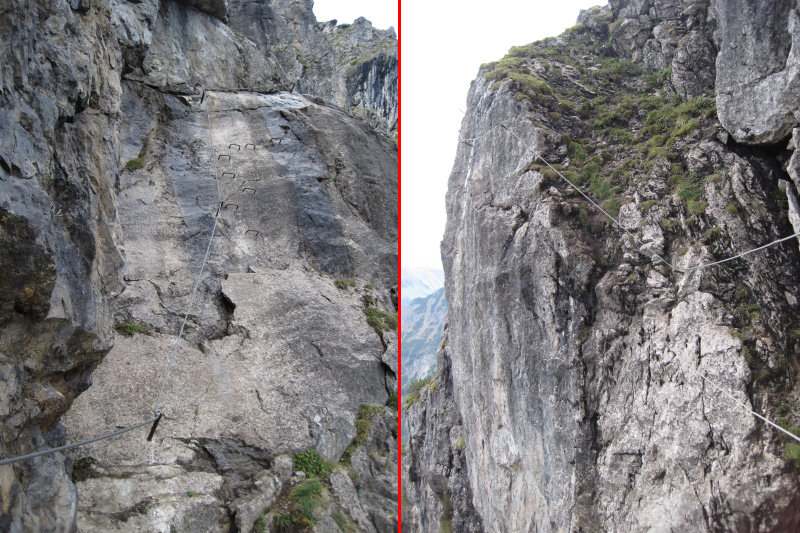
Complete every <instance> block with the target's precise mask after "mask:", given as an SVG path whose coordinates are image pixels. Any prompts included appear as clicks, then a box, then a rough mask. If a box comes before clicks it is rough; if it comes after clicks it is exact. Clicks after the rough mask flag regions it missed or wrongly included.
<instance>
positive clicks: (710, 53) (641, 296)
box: [407, 1, 800, 531]
mask: <svg viewBox="0 0 800 533" xmlns="http://www.w3.org/2000/svg"><path fill="white" fill-rule="evenodd" d="M727 8H728V6H727V5H725V6H723V5H720V4H714V3H712V4H711V6H709V4H708V3H706V2H695V3H690V4H684V3H681V2H668V1H663V2H659V1H655V2H651V1H644V2H622V1H620V2H611V4H610V8H603V9H594V10H591V11H589V12H586V13H583V14H582V15H581V18H580V19H579V20H580V22H581V24H579V25H578V26H576V27H575V28H573V29H571V30H569V31H568V32H566V33H565V34H564V35H562V36H560V37H558V38H555V39H548V40H545V41H543V42H540V43H534V44H532V45H527V46H521V47H515V48H512V50H511V51H510V53H509V55H508V56H507V57H505V58H503V59H502V60H500V61H498V62H495V63H492V64H488V65H484V66H483V67H482V69H481V71H480V73H479V76H478V79H477V80H476V81H475V82H474V83H473V85H472V87H471V89H470V93H469V96H468V108H467V109H468V111H467V114H466V116H465V118H464V121H463V123H462V129H461V135H462V137H463V138H464V139H466V141H464V142H462V144H460V147H459V151H458V154H457V157H456V161H455V163H454V167H453V172H452V174H451V176H450V182H449V188H448V194H447V212H448V223H447V230H446V233H445V237H444V240H443V245H442V257H443V262H444V265H445V274H446V294H447V301H448V323H449V329H448V332H447V347H446V350H445V351H446V358H443V357H442V355H443V354H442V355H440V362H441V363H445V364H444V369H443V372H442V374H441V375H439V376H437V378H436V379H434V381H433V382H432V384H431V385H430V386H429V388H428V389H427V390H426V391H423V394H422V395H421V396H422V399H421V400H420V401H418V402H416V403H412V404H411V405H410V406H409V407H408V408H407V412H408V414H407V417H408V420H409V422H410V425H411V431H410V435H409V438H410V443H409V451H410V454H411V457H410V460H409V462H410V470H409V472H408V476H409V480H410V483H409V487H410V489H411V491H412V494H411V495H410V496H409V497H410V499H411V500H412V501H413V502H415V504H416V511H417V516H416V517H415V518H416V520H417V521H418V522H417V524H418V527H419V529H420V530H422V531H427V530H429V529H431V528H435V527H436V525H437V524H439V525H441V524H442V523H443V522H444V523H449V521H450V520H452V523H453V524H455V522H456V521H461V520H464V517H471V518H470V520H471V522H470V524H471V525H470V526H469V528H470V530H488V531H598V530H603V531H617V530H625V531H645V530H649V529H650V528H657V529H675V530H684V529H686V530H695V531H698V530H700V531H718V530H724V531H728V530H738V531H787V530H793V529H796V528H797V527H798V524H800V515H798V513H797V508H798V507H797V505H798V501H797V496H796V494H797V487H798V484H799V483H800V480H799V479H798V476H797V470H796V468H797V467H796V458H797V454H796V450H795V448H794V447H793V443H792V442H791V441H789V440H786V439H784V438H783V437H782V436H781V435H780V434H778V433H777V432H774V431H772V430H770V429H768V428H767V427H765V426H764V425H763V424H762V423H760V422H759V421H758V420H757V419H755V418H754V417H752V416H751V415H749V414H748V413H747V411H746V410H744V409H743V408H742V407H741V406H740V405H737V403H736V402H742V403H744V405H745V406H747V408H752V409H754V410H756V411H759V412H763V413H765V414H767V415H768V416H770V417H771V418H773V419H775V420H779V421H780V422H781V424H783V425H784V426H785V427H789V428H793V427H794V428H796V427H797V425H798V420H799V417H800V414H799V413H798V412H797V407H796V405H797V403H796V402H797V398H798V394H800V391H798V389H797V387H796V384H795V383H796V380H795V377H796V375H797V369H798V368H800V367H799V366H798V350H799V349H800V347H798V345H797V340H798V334H797V332H798V331H800V330H799V329H798V327H799V326H800V324H798V322H797V319H796V316H797V310H798V308H797V305H798V303H797V302H798V300H797V295H798V291H800V270H798V264H800V263H799V262H798V261H800V257H798V255H797V247H796V246H789V245H785V246H777V247H773V248H770V249H769V250H766V251H762V252H759V253H758V254H752V255H749V256H747V258H746V259H742V260H739V261H736V262H731V263H727V264H725V265H720V266H716V267H708V268H703V269H699V270H689V267H691V266H692V265H697V264H701V263H708V262H712V261H714V260H717V259H722V258H724V257H728V256H732V255H735V254H736V253H739V252H742V251H745V250H749V249H752V248H755V247H757V246H759V245H761V244H764V243H766V242H769V241H771V240H774V239H777V238H779V237H782V236H785V235H788V234H791V232H792V227H791V225H790V224H789V212H790V205H787V203H786V201H785V196H784V194H785V193H783V192H782V191H781V190H780V189H779V188H778V185H779V182H780V180H782V179H783V180H785V179H786V178H787V177H788V176H787V172H786V168H785V164H786V162H787V160H788V158H789V155H790V154H789V153H787V152H783V151H781V150H768V149H763V148H752V147H746V146H742V145H739V144H736V142H732V141H731V140H730V137H729V135H728V134H727V133H726V132H725V131H724V130H723V129H722V127H721V126H725V127H726V128H727V127H728V123H727V122H726V120H727V119H726V118H723V115H724V114H725V112H726V111H725V109H724V107H723V106H724V105H726V104H723V103H721V100H720V96H719V93H717V99H716V101H717V102H720V110H719V112H720V120H721V122H722V124H721V125H720V123H719V122H717V119H716V114H715V110H714V109H715V108H714V101H715V100H714V98H713V96H714V92H713V91H714V89H713V86H712V83H713V81H714V80H715V79H716V80H717V91H719V90H720V86H719V79H720V78H719V76H720V72H719V69H721V68H723V67H725V65H723V62H722V59H720V58H721V57H722V52H720V55H719V56H718V57H717V59H716V67H715V63H714V59H715V56H716V49H717V46H719V47H720V48H719V49H720V50H722V47H723V45H722V44H718V43H721V42H722V41H718V40H716V38H715V36H714V29H715V28H716V27H717V24H719V25H721V26H723V29H721V30H720V31H721V32H724V31H728V32H729V33H730V34H731V35H733V34H734V33H735V32H738V28H735V27H734V28H730V29H727V30H725V29H724V25H725V24H727V22H725V21H724V20H723V18H724V17H723V15H722V14H720V12H719V11H718V10H720V11H722V10H724V9H727ZM732 18H735V17H734V16H733V15H730V16H728V19H727V20H732ZM761 32H762V33H760V34H759V35H760V36H761V37H759V38H763V39H764V40H766V41H769V38H766V37H764V34H765V30H764V26H763V25H762V26H761ZM741 35H742V37H741V38H742V39H743V40H747V39H748V35H749V34H748V33H747V32H744V33H742V34H741ZM775 39H781V38H780V37H775ZM724 46H728V45H727V44H726V45H724ZM715 68H716V69H717V71H716V72H715ZM725 68H727V67H725ZM730 68H736V67H735V66H733V64H732V63H731V66H730ZM501 124H504V125H506V126H507V128H508V129H506V128H502V127H500V125H501ZM788 131H789V130H785V131H784V132H783V133H778V132H776V134H777V135H779V137H783V138H785V136H786V135H787V132H788ZM728 132H729V133H733V132H732V131H730V130H728ZM733 136H734V137H736V134H734V135H733ZM529 147H530V148H532V149H533V150H536V151H538V152H540V153H541V154H542V155H543V157H544V158H545V159H547V161H549V162H550V163H551V164H552V165H554V166H555V167H556V168H557V169H559V171H561V172H562V173H564V175H565V176H567V177H569V178H570V179H571V180H573V182H575V183H578V184H580V186H581V187H582V189H583V190H584V191H586V193H587V194H589V195H590V196H592V197H594V198H595V199H596V200H597V201H599V202H600V203H601V204H602V206H603V207H604V208H605V209H606V210H607V211H609V212H612V213H614V214H615V216H617V217H618V219H619V221H620V223H621V224H622V225H623V226H624V227H625V229H626V230H627V231H629V232H630V233H632V234H634V235H636V237H637V239H638V241H637V240H634V239H632V238H630V237H628V236H626V235H624V234H623V233H622V232H621V231H619V230H617V229H614V228H612V227H611V225H610V224H608V223H607V222H606V220H605V218H604V217H603V216H602V215H600V214H599V213H598V212H597V211H596V210H595V208H594V207H592V206H591V205H588V204H587V203H586V201H585V200H584V199H583V198H582V197H580V196H579V195H578V194H577V193H576V191H574V190H573V189H572V188H571V187H570V186H568V185H567V184H566V183H565V182H564V181H563V180H562V179H561V178H560V177H559V176H558V175H557V174H556V173H555V172H553V171H552V169H550V168H549V167H547V166H545V165H544V164H543V163H542V161H541V160H538V159H536V158H535V157H534V155H533V153H532V150H531V149H529ZM654 253H655V254H659V255H660V256H663V257H664V258H666V260H667V261H668V262H670V263H672V264H673V265H674V266H675V269H674V270H673V269H671V268H668V267H667V266H666V265H664V264H661V262H660V261H659V260H658V259H655V258H654V256H653V254H654ZM703 376H707V378H708V380H710V381H706V380H705V379H704V378H703ZM712 383H713V384H712ZM450 384H452V385H450ZM451 387H452V388H451ZM717 387H719V388H717ZM729 395H732V397H733V399H735V401H734V400H733V399H732V398H731V396H729ZM449 402H452V403H449ZM454 410H455V411H456V414H454V413H453V412H452V411H454ZM795 431H796V429H795ZM456 434H457V435H461V436H462V437H461V438H463V440H460V441H459V440H457V439H454V438H453V437H454V435H456ZM460 457H463V461H462V460H461V459H458V458H460ZM465 474H466V475H465ZM465 477H466V478H467V479H468V480H469V481H468V487H466V488H467V489H469V490H470V491H471V493H472V496H471V501H470V502H464V501H463V499H461V500H450V501H451V502H452V503H453V506H452V507H447V506H445V505H444V504H443V502H445V501H448V500H447V495H448V494H452V490H453V487H463V486H464V479H465ZM465 492H468V491H467V490H464V489H461V493H462V494H463V493H465ZM456 501H459V502H460V503H459V504H456V503H455V502H456Z"/></svg>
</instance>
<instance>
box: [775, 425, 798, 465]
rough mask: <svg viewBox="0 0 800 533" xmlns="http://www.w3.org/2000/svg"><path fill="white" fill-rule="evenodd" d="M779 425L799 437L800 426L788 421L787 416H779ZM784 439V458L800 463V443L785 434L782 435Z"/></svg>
mask: <svg viewBox="0 0 800 533" xmlns="http://www.w3.org/2000/svg"><path fill="white" fill-rule="evenodd" d="M779 425H780V426H781V427H782V428H783V429H785V430H786V431H788V432H789V433H791V434H792V435H795V436H797V437H800V427H798V426H796V425H794V424H793V423H792V422H790V421H789V419H788V418H787V417H783V418H781V419H780V421H779ZM784 441H785V442H784V451H785V452H786V458H787V459H791V460H792V461H795V462H798V463H800V444H798V443H797V442H795V441H792V440H789V438H788V437H785V436H784Z"/></svg>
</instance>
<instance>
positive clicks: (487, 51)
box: [315, 0, 606, 268]
mask: <svg viewBox="0 0 800 533" xmlns="http://www.w3.org/2000/svg"><path fill="white" fill-rule="evenodd" d="M336 3H339V2H336ZM342 3H345V2H342ZM376 3H378V2H376ZM604 4H606V2H605V1H604V0H558V1H557V2H543V1H541V0H535V1H530V0H529V1H527V2H522V1H519V0H492V1H491V2H471V1H463V0H462V1H455V0H428V1H420V0H407V1H405V2H403V5H402V10H401V16H402V34H401V35H400V61H401V64H400V68H401V73H400V95H401V97H400V101H401V108H400V113H401V115H400V127H401V130H400V155H401V177H400V179H401V191H400V194H401V210H402V212H401V224H402V228H401V246H402V255H401V258H402V263H403V267H435V268H441V259H440V255H439V243H440V241H441V239H442V235H443V233H444V225H445V206H444V195H445V192H446V190H447V179H448V177H449V175H450V170H451V168H452V166H453V159H454V158H455V152H456V146H457V143H458V129H459V126H460V125H461V118H462V114H461V111H459V110H464V109H465V107H466V105H465V104H466V99H467V90H468V89H469V84H470V82H471V81H472V80H473V79H475V76H476V75H477V73H478V67H479V66H480V65H481V63H488V62H489V61H494V60H497V59H500V58H501V57H503V56H504V55H505V54H506V52H507V51H508V49H509V48H511V47H512V46H516V45H522V44H527V43H530V42H533V41H538V40H540V39H543V38H545V37H548V36H555V35H558V34H560V33H561V32H562V31H563V30H564V29H566V28H568V27H570V26H572V25H574V24H575V22H576V20H577V18H578V13H579V12H580V10H581V9H586V8H589V7H591V6H594V5H604ZM315 10H316V8H315Z"/></svg>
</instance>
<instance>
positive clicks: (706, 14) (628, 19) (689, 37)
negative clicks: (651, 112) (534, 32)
mask: <svg viewBox="0 0 800 533" xmlns="http://www.w3.org/2000/svg"><path fill="white" fill-rule="evenodd" d="M609 7H610V9H611V12H612V14H613V18H614V21H613V23H612V24H611V25H609V26H608V31H609V34H610V35H609V38H610V41H611V43H612V44H613V46H614V49H615V50H616V51H617V52H618V53H620V54H621V55H623V56H624V57H629V58H631V59H632V60H633V61H636V62H640V63H641V64H642V65H643V66H644V67H646V68H647V69H649V70H656V71H660V70H663V69H668V70H666V72H667V73H668V74H669V78H670V82H671V83H672V86H673V88H674V90H675V92H677V93H678V94H680V95H681V96H696V95H698V94H703V93H704V92H706V91H707V90H708V88H709V87H710V86H711V85H713V83H714V76H715V71H714V61H715V58H716V56H717V48H716V46H715V45H714V41H713V32H714V30H715V27H716V18H715V16H714V11H713V10H712V9H707V7H708V3H707V2H682V1H681V0H611V1H609ZM582 13H583V15H582V16H583V17H585V18H586V19H587V21H588V26H590V27H591V26H592V25H595V26H596V28H593V29H596V30H599V31H600V32H602V31H603V30H604V28H603V24H604V23H606V22H607V19H606V17H607V16H608V15H607V14H605V13H604V14H603V15H601V16H599V17H598V16H597V14H595V13H592V12H589V11H585V12H582ZM581 20H582V18H581V17H579V18H578V21H579V22H580V21H581Z"/></svg>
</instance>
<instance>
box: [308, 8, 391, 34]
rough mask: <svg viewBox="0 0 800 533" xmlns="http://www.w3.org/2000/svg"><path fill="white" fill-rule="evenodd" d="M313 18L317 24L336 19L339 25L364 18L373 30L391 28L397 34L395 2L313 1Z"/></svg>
mask: <svg viewBox="0 0 800 533" xmlns="http://www.w3.org/2000/svg"><path fill="white" fill-rule="evenodd" d="M314 16H316V17H317V21H318V22H324V21H328V20H331V19H336V22H338V23H339V24H351V23H352V22H353V21H354V20H355V19H357V18H358V17H365V18H366V19H367V20H369V21H370V22H372V25H373V26H374V27H375V28H378V29H380V30H385V29H387V28H388V27H389V26H392V27H393V28H394V31H395V33H397V0H314Z"/></svg>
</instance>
